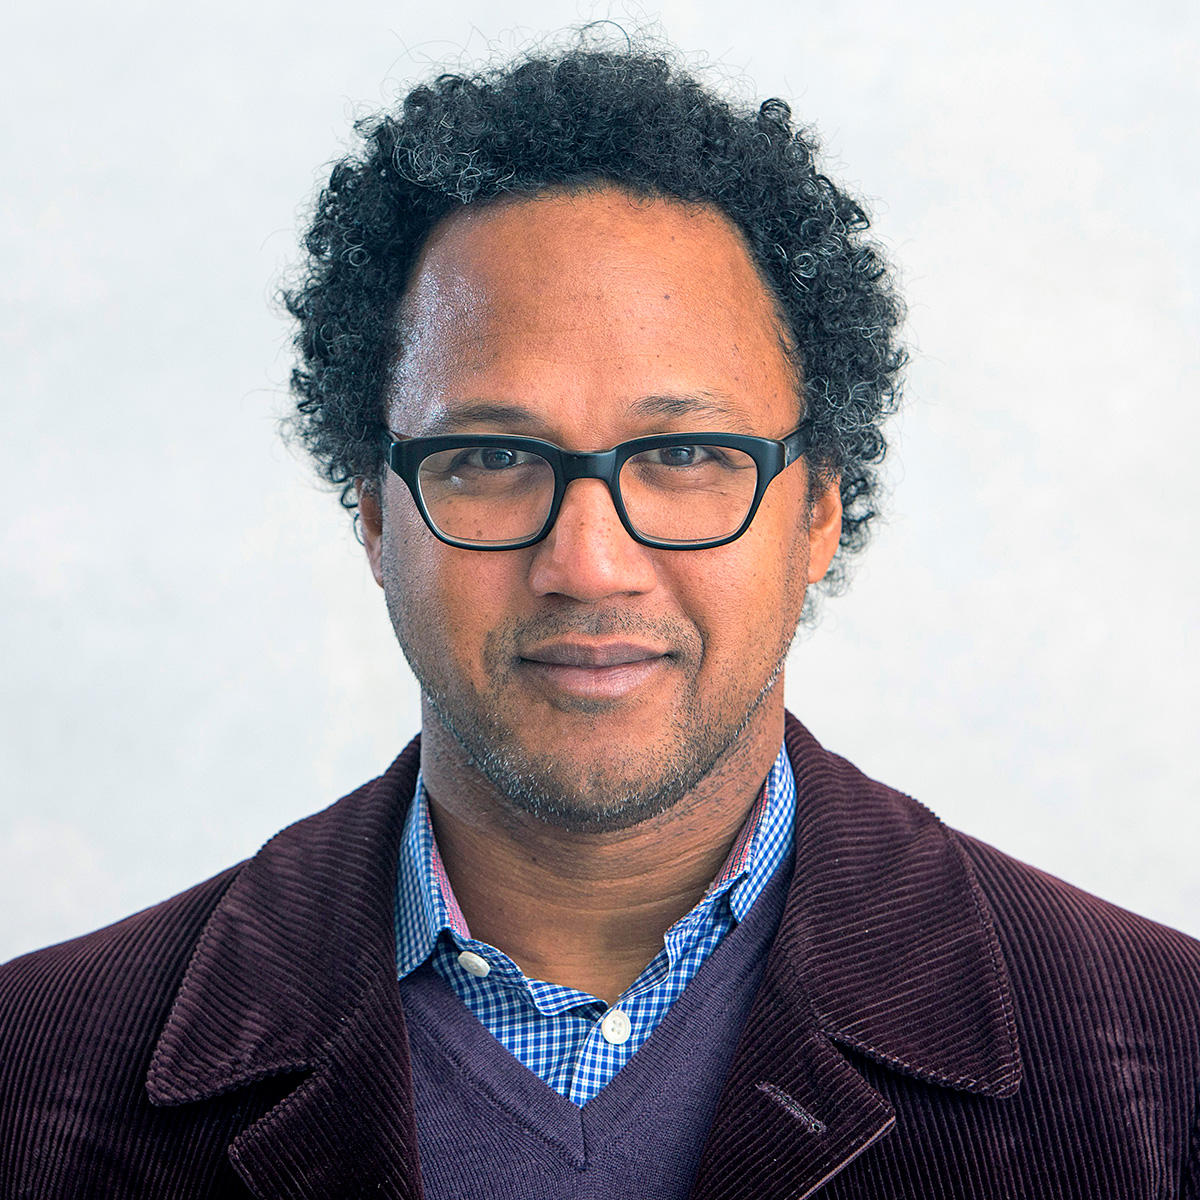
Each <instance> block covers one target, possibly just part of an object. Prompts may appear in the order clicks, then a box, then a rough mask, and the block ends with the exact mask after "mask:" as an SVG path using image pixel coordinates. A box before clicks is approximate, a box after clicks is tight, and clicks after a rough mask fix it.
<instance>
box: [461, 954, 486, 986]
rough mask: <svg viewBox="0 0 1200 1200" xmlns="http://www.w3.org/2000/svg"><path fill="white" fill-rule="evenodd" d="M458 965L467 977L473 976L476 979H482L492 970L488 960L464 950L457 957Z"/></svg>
mask: <svg viewBox="0 0 1200 1200" xmlns="http://www.w3.org/2000/svg"><path fill="white" fill-rule="evenodd" d="M458 965H459V966H460V967H462V969H463V970H464V971H466V973H467V974H468V975H474V976H475V978H476V979H484V978H485V977H486V976H487V973H488V972H489V971H490V970H491V969H492V968H491V966H490V965H489V963H488V960H487V959H486V958H483V957H482V956H481V955H478V954H476V953H475V951H474V950H464V951H463V952H462V953H461V954H460V955H459V956H458Z"/></svg>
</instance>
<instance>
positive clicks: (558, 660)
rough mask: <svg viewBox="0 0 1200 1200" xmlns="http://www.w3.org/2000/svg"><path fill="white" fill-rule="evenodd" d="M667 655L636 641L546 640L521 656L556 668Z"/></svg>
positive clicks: (620, 663)
mask: <svg viewBox="0 0 1200 1200" xmlns="http://www.w3.org/2000/svg"><path fill="white" fill-rule="evenodd" d="M664 657H666V651H665V650H662V649H660V648H658V647H657V646H646V645H641V644H638V643H636V642H547V643H545V644H543V645H541V646H537V647H535V648H533V649H531V650H528V651H526V652H525V653H524V654H522V655H521V658H523V659H524V660H525V661H526V662H533V663H544V664H546V665H548V666H556V667H592V668H601V667H619V666H624V665H626V664H628V663H641V662H649V661H651V660H653V659H658V658H664Z"/></svg>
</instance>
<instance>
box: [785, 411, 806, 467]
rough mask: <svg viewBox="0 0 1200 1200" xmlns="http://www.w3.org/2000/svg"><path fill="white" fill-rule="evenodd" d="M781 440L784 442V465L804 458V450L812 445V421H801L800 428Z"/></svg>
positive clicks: (789, 464)
mask: <svg viewBox="0 0 1200 1200" xmlns="http://www.w3.org/2000/svg"><path fill="white" fill-rule="evenodd" d="M780 441H781V442H782V444H783V465H784V466H785V467H790V466H791V465H792V463H794V462H795V461H796V460H797V459H798V458H803V456H804V452H805V451H806V450H807V449H808V448H809V447H810V446H811V445H812V422H811V421H803V422H801V424H800V427H799V429H796V430H794V431H793V432H792V433H789V434H788V435H787V437H785V438H781V439H780Z"/></svg>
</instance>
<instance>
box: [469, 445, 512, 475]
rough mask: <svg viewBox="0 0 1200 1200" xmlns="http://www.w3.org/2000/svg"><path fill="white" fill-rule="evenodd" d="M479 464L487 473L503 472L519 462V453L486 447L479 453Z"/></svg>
mask: <svg viewBox="0 0 1200 1200" xmlns="http://www.w3.org/2000/svg"><path fill="white" fill-rule="evenodd" d="M478 453H479V464H480V466H482V467H483V468H484V470H486V471H503V470H504V468H505V467H512V466H515V465H516V462H517V452H516V451H515V450H504V449H500V448H498V447H495V446H489V447H485V448H484V449H481V450H480V451H479V452H478Z"/></svg>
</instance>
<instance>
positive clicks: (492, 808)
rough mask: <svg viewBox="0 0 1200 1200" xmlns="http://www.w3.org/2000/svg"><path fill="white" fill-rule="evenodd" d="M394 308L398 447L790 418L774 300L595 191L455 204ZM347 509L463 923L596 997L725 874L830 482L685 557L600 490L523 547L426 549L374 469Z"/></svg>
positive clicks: (695, 218) (783, 499)
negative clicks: (414, 706) (659, 546)
mask: <svg viewBox="0 0 1200 1200" xmlns="http://www.w3.org/2000/svg"><path fill="white" fill-rule="evenodd" d="M403 315H404V327H405V339H404V344H403V346H402V347H401V351H400V353H399V355H398V360H397V364H396V366H395V369H394V371H393V380H392V388H391V395H390V397H389V423H390V426H391V428H392V429H393V430H394V431H395V432H396V433H398V434H402V435H406V436H420V435H425V434H429V433H434V432H445V431H458V430H464V431H472V432H489V433H517V434H524V435H528V436H534V437H542V438H545V439H547V440H549V441H552V442H555V443H557V444H558V445H560V446H563V447H565V448H567V449H572V450H598V449H607V448H608V447H610V446H613V445H615V444H616V443H618V442H620V441H623V440H626V439H628V438H633V437H639V436H642V435H645V434H652V433H670V432H687V431H689V430H690V431H693V432H698V431H702V430H724V431H731V432H739V433H753V434H758V435H760V436H765V437H782V436H784V435H785V434H787V433H789V432H790V431H791V430H793V429H794V428H795V427H796V426H797V424H799V420H800V415H801V403H800V400H799V399H798V396H797V381H796V378H795V370H794V367H793V365H792V364H791V362H790V361H789V358H788V356H787V353H786V350H785V343H784V340H783V333H782V330H781V326H780V323H779V320H778V317H777V315H776V310H775V307H774V305H773V302H772V299H771V297H770V296H769V294H768V292H767V290H766V289H765V287H764V286H763V284H762V282H761V279H760V277H759V275H758V274H757V272H756V270H755V268H754V265H753V263H752V261H751V259H750V257H749V255H748V253H747V250H746V248H745V245H744V242H743V240H742V238H741V236H740V234H739V233H738V232H737V230H736V229H735V228H734V227H733V226H732V225H731V224H730V223H729V222H728V221H727V220H726V219H725V218H724V217H723V216H722V215H720V214H719V213H717V212H716V211H714V210H712V209H710V208H707V207H704V206H698V205H684V204H683V203H680V202H678V201H674V200H668V199H661V198H656V199H653V200H647V199H635V198H632V197H630V196H628V195H627V194H625V193H623V192H621V191H619V190H616V189H611V188H605V189H596V190H590V191H584V192H579V193H574V194H564V193H561V192H560V193H552V194H549V195H547V196H544V197H538V198H536V199H522V200H516V201H507V202H504V203H502V204H498V205H493V206H488V207H486V208H480V209H471V208H468V209H465V210H464V211H463V212H461V213H458V214H455V215H454V216H453V217H451V218H449V219H447V220H446V221H444V222H443V223H442V224H441V225H440V226H439V227H438V228H437V229H436V230H435V231H434V233H433V235H432V236H431V237H430V239H429V241H428V243H427V244H426V246H425V248H424V251H423V253H422V256H421V259H420V261H419V263H418V265H417V268H416V270H415V272H414V277H413V281H412V283H411V285H410V288H409V291H408V294H407V296H406V298H405V302H404V305H403ZM360 504H361V513H362V528H363V532H364V538H365V542H366V548H367V553H368V556H369V558H370V562H371V567H372V570H373V572H374V575H375V578H376V580H377V581H378V582H379V584H380V586H381V587H383V589H384V591H385V594H386V598H387V602H388V608H389V612H390V614H391V617H392V622H393V625H394V627H395V629H396V633H397V637H398V638H399V641H400V643H401V646H402V647H403V649H404V651H405V654H406V655H407V657H408V659H409V662H410V663H411V664H412V666H413V669H414V671H415V673H416V675H417V677H418V679H419V680H420V681H421V684H422V688H423V742H422V761H421V768H422V772H423V777H424V780H425V784H426V787H427V789H428V791H429V795H430V804H431V810H432V814H433V820H434V828H435V831H436V834H437V838H438V845H439V848H440V850H441V853H442V856H443V859H444V861H445V864H446V869H447V873H448V874H449V877H450V881H451V884H452V886H453V887H454V891H455V894H456V896H457V898H458V900H459V903H460V905H461V907H462V910H463V913H464V915H465V916H466V919H467V922H468V924H469V926H470V928H471V933H472V935H473V936H474V937H476V938H480V939H482V940H484V941H487V942H490V943H491V944H493V945H495V946H497V947H498V948H500V949H501V950H503V951H505V952H506V953H507V954H509V955H510V956H511V957H512V958H513V959H514V961H515V962H516V963H517V964H518V965H519V966H520V967H521V968H522V970H524V971H525V972H526V974H528V975H530V976H532V977H536V978H540V979H545V980H550V981H552V982H556V983H562V984H566V985H568V986H571V987H576V988H579V989H580V990H582V991H585V992H590V993H592V994H593V995H597V996H599V997H601V998H602V999H604V1000H606V1001H607V1002H609V1003H612V1002H614V1001H615V1000H616V999H617V997H618V996H619V995H620V993H621V992H622V991H623V990H624V989H625V988H626V987H627V986H628V985H629V984H630V983H632V981H633V980H634V979H635V978H636V977H637V975H638V974H639V973H640V971H641V970H642V969H643V968H644V967H645V965H646V964H647V963H648V962H649V961H650V959H651V958H653V956H654V955H655V954H656V953H657V952H658V950H659V949H660V948H661V946H662V937H663V934H664V932H665V931H666V930H667V929H668V928H669V927H670V925H671V924H673V923H674V921H676V920H677V919H678V918H679V917H681V916H682V915H683V914H684V913H685V912H687V911H688V909H690V908H691V907H692V906H693V905H694V904H695V903H696V901H697V900H698V899H699V898H700V896H701V895H702V894H703V891H704V889H705V887H706V886H707V884H708V883H709V882H710V881H711V880H712V878H713V877H714V876H715V875H716V873H717V872H718V871H719V870H720V867H721V864H722V862H723V861H724V859H725V857H726V856H727V855H728V852H729V850H730V848H731V846H732V844H733V842H734V840H735V839H736V837H737V834H738V832H739V830H740V828H741V826H742V824H743V823H744V821H745V819H746V816H747V814H748V812H749V810H750V808H751V806H752V805H753V803H754V800H755V797H756V796H757V794H758V791H759V789H760V787H761V785H762V781H763V779H764V778H765V776H766V774H767V772H768V770H769V769H770V766H771V763H772V762H773V760H774V758H775V756H776V754H777V753H778V750H779V746H780V743H781V740H782V736H783V678H782V663H783V658H784V655H785V654H786V651H787V647H788V645H789V644H790V642H791V640H792V637H793V635H794V633H795V629H796V625H797V622H798V620H799V616H800V612H801V608H802V605H803V601H804V592H805V588H806V586H807V584H808V583H811V582H815V581H816V580H818V579H820V578H821V577H822V576H823V575H824V573H825V571H826V569H827V568H828V566H829V562H830V560H831V559H832V557H833V554H834V551H835V550H836V548H837V543H838V535H839V532H840V522H841V508H840V504H839V500H838V491H837V487H836V481H834V483H833V484H832V485H831V486H830V487H828V488H826V489H825V490H823V491H821V492H820V493H819V494H817V495H815V496H813V497H810V496H809V488H808V477H807V474H806V465H805V464H804V463H803V462H800V463H797V464H795V465H793V466H792V467H790V468H789V469H788V470H786V471H784V472H783V474H782V475H780V476H779V477H778V478H777V479H776V480H775V481H774V482H773V483H772V484H771V486H770V488H769V489H768V491H767V494H766V496H765V498H764V500H763V503H762V506H761V508H760V509H759V512H758V515H757V516H756V518H755V520H754V522H753V524H752V525H751V527H750V529H749V530H748V531H747V532H746V533H745V534H744V535H743V536H742V537H741V538H740V539H738V540H737V541H735V542H732V543H730V544H728V545H726V546H720V547H716V548H713V549H708V550H695V551H672V550H654V549H649V548H647V547H643V546H640V545H638V544H637V543H635V542H634V541H633V540H632V539H631V538H630V537H629V536H628V535H627V533H626V532H625V530H624V528H623V527H622V525H621V523H620V521H619V520H618V518H617V515H616V512H615V511H614V509H613V506H612V501H611V499H610V497H609V494H608V491H607V489H606V488H605V486H604V485H603V484H602V483H601V482H599V481H596V480H577V481H576V482H574V483H572V484H571V485H570V487H569V488H568V490H567V493H566V496H565V498H564V502H563V506H562V511H561V513H560V515H559V518H558V521H557V523H556V525H555V527H554V529H553V530H552V531H551V533H550V534H549V535H548V536H547V537H546V539H545V540H544V541H542V542H541V543H539V544H538V545H536V546H533V547H530V548H528V549H525V550H513V551H501V552H479V551H474V550H463V549H456V548H453V547H450V546H446V545H444V544H442V543H440V542H438V541H437V540H436V539H435V538H434V537H433V535H432V534H431V533H430V532H429V530H428V529H427V528H426V527H425V525H424V523H423V522H422V520H421V518H420V515H419V514H418V512H417V510H416V507H415V505H414V503H413V501H412V498H411V496H410V495H409V493H408V491H407V489H406V488H405V486H404V484H403V483H402V482H401V481H400V480H399V479H398V478H396V477H395V476H394V475H392V474H391V473H390V472H389V473H387V477H386V478H385V479H383V480H382V481H381V483H380V484H379V485H378V486H362V488H361V494H360ZM564 660H565V661H564Z"/></svg>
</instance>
